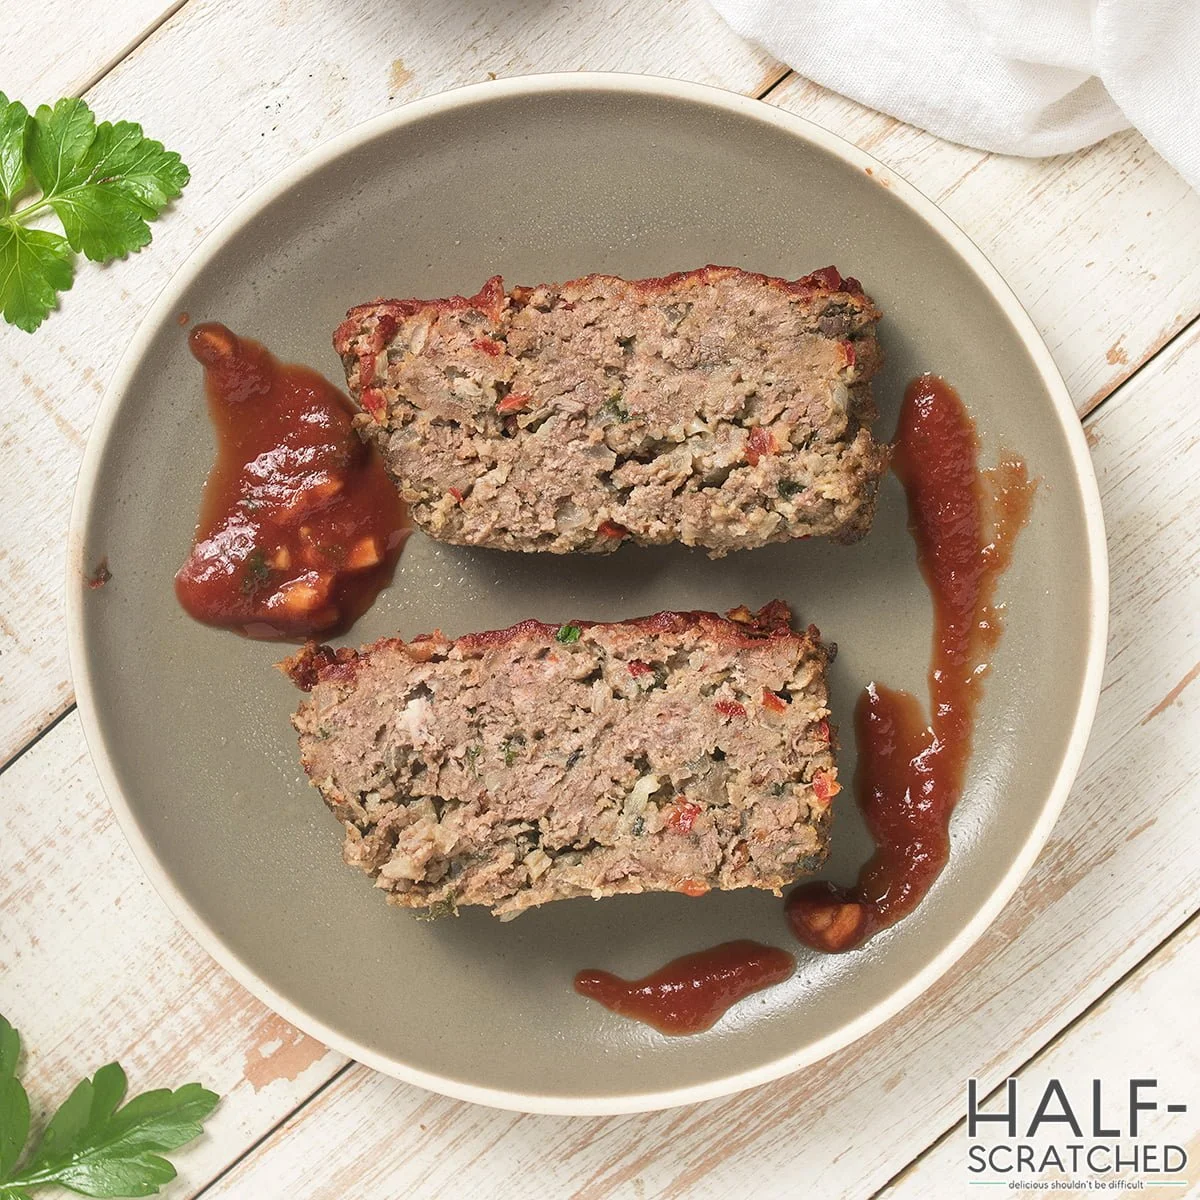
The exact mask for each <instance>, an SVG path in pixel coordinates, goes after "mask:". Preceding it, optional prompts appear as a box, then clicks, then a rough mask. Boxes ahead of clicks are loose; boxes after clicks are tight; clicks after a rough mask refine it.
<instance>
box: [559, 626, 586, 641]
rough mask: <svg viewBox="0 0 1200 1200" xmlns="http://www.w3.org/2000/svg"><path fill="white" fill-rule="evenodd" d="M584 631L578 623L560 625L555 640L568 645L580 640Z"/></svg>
mask: <svg viewBox="0 0 1200 1200" xmlns="http://www.w3.org/2000/svg"><path fill="white" fill-rule="evenodd" d="M582 632H583V631H582V630H581V629H580V628H579V626H578V625H560V626H559V628H558V632H557V633H556V634H555V635H554V640H555V641H556V642H562V643H563V644H564V645H567V644H569V643H571V642H577V641H579V635H580V634H581V633H582Z"/></svg>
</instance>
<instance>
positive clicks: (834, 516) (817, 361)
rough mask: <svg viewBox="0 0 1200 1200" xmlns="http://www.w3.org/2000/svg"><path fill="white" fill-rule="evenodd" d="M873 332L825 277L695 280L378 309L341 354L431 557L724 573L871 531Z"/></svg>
mask: <svg viewBox="0 0 1200 1200" xmlns="http://www.w3.org/2000/svg"><path fill="white" fill-rule="evenodd" d="M878 319H879V312H878V311H877V309H876V308H875V306H874V305H873V304H872V303H871V301H870V299H868V297H867V296H865V295H864V294H863V291H862V288H861V286H860V285H859V283H858V281H857V280H854V279H843V278H842V277H841V276H840V275H839V274H838V272H837V271H836V270H835V269H834V268H833V267H827V268H825V269H824V270H822V271H817V272H815V273H814V274H812V275H808V276H806V277H805V278H803V279H797V280H794V281H792V282H788V281H786V280H783V279H773V278H770V277H768V276H766V275H755V274H750V273H749V272H746V271H742V270H739V269H737V268H735V267H712V266H710V267H703V268H701V269H700V270H697V271H688V272H686V273H684V274H678V275H669V276H667V277H665V278H663V279H642V280H635V281H632V282H629V281H626V280H623V279H618V278H616V277H615V276H612V275H588V276H586V277H584V278H583V279H575V280H572V281H571V282H569V283H564V284H561V285H551V284H543V285H541V286H539V287H533V288H529V287H518V288H514V289H513V290H512V291H511V292H508V293H506V292H505V290H504V284H503V281H502V280H501V279H500V277H499V276H497V277H495V278H493V279H490V280H489V281H488V282H487V283H486V284H484V286H483V288H482V290H481V291H480V292H479V293H478V295H475V296H471V297H463V296H454V297H452V298H450V299H446V300H379V301H376V302H375V303H373V304H364V305H361V306H359V307H358V308H354V309H351V310H350V313H349V314H348V315H347V318H346V320H345V321H344V322H343V323H342V325H341V326H340V327H339V328H338V330H337V333H336V334H335V335H334V341H333V344H334V347H335V348H336V349H337V351H338V353H339V354H340V355H341V356H342V360H343V362H344V363H345V367H346V379H347V381H348V383H349V387H350V392H351V395H352V396H353V397H354V399H355V401H356V402H357V403H358V404H359V405H360V407H361V408H362V409H363V410H364V412H363V413H362V414H361V415H360V417H359V418H358V423H359V429H360V432H362V433H363V434H365V435H366V436H368V437H369V438H371V439H372V440H373V441H375V442H376V443H377V444H378V446H379V448H380V450H381V451H382V452H383V457H384V461H385V462H386V464H387V467H388V470H389V471H390V472H391V474H392V476H393V478H394V479H395V480H396V483H397V485H398V486H399V488H400V490H401V492H402V494H403V496H404V498H405V500H407V501H408V503H409V504H410V506H411V508H412V516H413V519H414V521H415V522H416V523H417V524H418V525H419V526H420V527H421V528H422V529H424V530H425V531H426V532H427V533H428V534H430V535H431V536H432V537H435V538H439V539H441V540H442V541H446V542H457V543H460V544H464V545H472V546H493V547H496V548H499V549H503V550H547V551H551V552H553V553H556V554H565V553H569V552H572V551H581V550H582V551H607V550H613V549H615V548H616V547H617V546H618V545H619V544H620V543H621V541H622V540H624V539H626V538H628V539H630V540H632V541H634V542H638V543H641V544H643V545H659V544H661V543H664V542H677V541H678V542H684V543H685V544H687V545H689V546H703V547H705V548H706V549H707V550H708V551H709V553H710V554H711V555H712V556H714V557H718V556H720V555H723V554H725V553H726V552H728V551H730V550H737V549H743V548H749V547H754V546H762V545H766V544H767V543H768V542H779V541H786V540H788V539H789V538H799V537H814V536H829V537H833V538H837V539H838V540H840V541H847V542H849V541H854V540H855V539H857V538H859V537H861V536H862V535H863V534H864V533H866V531H867V529H868V528H869V527H870V524H871V518H872V515H873V514H874V510H875V491H876V485H877V483H878V480H879V476H880V474H881V473H882V471H883V468H884V465H885V451H884V449H883V448H882V447H881V446H880V445H879V444H877V443H876V442H875V440H874V439H873V438H872V436H871V423H872V421H874V419H875V406H874V403H873V402H872V399H871V391H870V380H871V377H872V375H874V374H875V372H876V370H877V369H878V367H879V363H880V352H879V346H878V343H877V342H876V339H875V324H876V322H877V321H878Z"/></svg>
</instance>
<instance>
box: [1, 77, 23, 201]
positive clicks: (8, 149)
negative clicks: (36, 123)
mask: <svg viewBox="0 0 1200 1200" xmlns="http://www.w3.org/2000/svg"><path fill="white" fill-rule="evenodd" d="M28 129H29V113H28V112H26V111H25V105H23V104H22V103H21V102H20V101H19V100H9V98H8V97H7V96H6V95H5V94H4V93H3V92H0V215H3V214H4V213H7V212H8V210H9V208H10V207H11V206H12V202H13V201H14V200H15V199H16V198H17V197H18V196H19V195H20V194H21V193H22V192H23V191H24V190H25V182H26V180H27V179H28V178H29V169H28V167H27V166H26V163H25V141H26V134H27V132H28Z"/></svg>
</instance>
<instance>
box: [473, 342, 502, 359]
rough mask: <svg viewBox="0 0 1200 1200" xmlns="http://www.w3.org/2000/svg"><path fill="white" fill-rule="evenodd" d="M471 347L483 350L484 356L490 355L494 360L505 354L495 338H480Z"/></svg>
mask: <svg viewBox="0 0 1200 1200" xmlns="http://www.w3.org/2000/svg"><path fill="white" fill-rule="evenodd" d="M471 345H472V346H474V347H475V349H476V350H482V351H483V352H484V354H490V355H491V356H492V357H493V358H495V357H496V355H497V354H503V353H504V347H503V346H502V345H501V344H500V343H499V342H498V341H496V340H495V338H489V337H479V338H476V339H475V340H474V341H473V342H472V343H471Z"/></svg>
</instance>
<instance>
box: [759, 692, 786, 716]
mask: <svg viewBox="0 0 1200 1200" xmlns="http://www.w3.org/2000/svg"><path fill="white" fill-rule="evenodd" d="M762 705H763V708H769V709H770V710H771V711H772V712H786V711H787V701H786V700H784V699H783V697H782V696H777V695H776V694H775V693H774V692H773V691H771V689H770V688H763V694H762Z"/></svg>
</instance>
